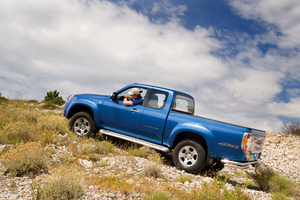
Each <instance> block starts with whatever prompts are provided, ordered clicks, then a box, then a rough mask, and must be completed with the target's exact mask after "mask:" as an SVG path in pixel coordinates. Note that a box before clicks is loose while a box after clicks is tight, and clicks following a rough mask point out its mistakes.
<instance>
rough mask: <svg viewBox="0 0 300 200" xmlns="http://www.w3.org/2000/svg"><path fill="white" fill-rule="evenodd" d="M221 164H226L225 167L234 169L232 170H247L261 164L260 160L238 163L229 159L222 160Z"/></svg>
mask: <svg viewBox="0 0 300 200" xmlns="http://www.w3.org/2000/svg"><path fill="white" fill-rule="evenodd" d="M221 162H222V163H224V166H225V167H232V168H239V169H247V168H249V166H250V165H256V164H258V163H259V161H258V160H256V161H250V162H237V161H233V160H228V159H222V160H221Z"/></svg>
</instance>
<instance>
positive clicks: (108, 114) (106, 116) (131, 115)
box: [100, 88, 147, 137]
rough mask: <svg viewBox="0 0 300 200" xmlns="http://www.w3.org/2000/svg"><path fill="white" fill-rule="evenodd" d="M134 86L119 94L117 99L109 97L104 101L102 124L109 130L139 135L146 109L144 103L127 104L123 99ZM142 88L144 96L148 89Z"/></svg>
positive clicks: (134, 135)
mask: <svg viewBox="0 0 300 200" xmlns="http://www.w3.org/2000/svg"><path fill="white" fill-rule="evenodd" d="M131 89H132V88H127V89H126V90H124V91H121V92H120V93H118V94H117V101H113V100H112V99H110V98H107V99H106V100H105V101H104V104H103V107H102V112H101V116H100V123H101V125H102V126H103V127H104V128H105V129H108V130H111V131H115V132H118V133H122V134H125V135H130V136H133V137H137V135H138V132H139V126H140V122H141V117H142V114H143V111H144V108H145V107H144V106H143V105H133V106H126V105H124V104H123V99H124V96H125V95H126V94H128V92H129V91H131ZM139 89H141V90H142V93H141V96H142V97H144V96H145V95H146V93H147V89H144V88H139Z"/></svg>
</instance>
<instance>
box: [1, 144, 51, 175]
mask: <svg viewBox="0 0 300 200" xmlns="http://www.w3.org/2000/svg"><path fill="white" fill-rule="evenodd" d="M4 166H5V167H6V168H7V171H8V172H9V175H10V176H12V177H14V176H18V177H20V176H36V175H38V174H39V173H41V172H43V171H47V170H48V166H47V164H46V160H45V158H44V152H43V150H42V147H41V145H40V144H39V143H36V142H30V143H26V144H19V145H17V146H16V148H11V149H10V150H9V151H8V152H7V153H6V154H5V155H4Z"/></svg>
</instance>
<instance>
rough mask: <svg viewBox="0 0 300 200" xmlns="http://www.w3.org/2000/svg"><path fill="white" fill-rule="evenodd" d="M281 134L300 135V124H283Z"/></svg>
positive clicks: (296, 122)
mask: <svg viewBox="0 0 300 200" xmlns="http://www.w3.org/2000/svg"><path fill="white" fill-rule="evenodd" d="M281 132H282V134H283V135H300V122H299V121H293V120H292V121H291V123H290V124H289V125H287V124H286V123H285V122H283V125H282V127H281Z"/></svg>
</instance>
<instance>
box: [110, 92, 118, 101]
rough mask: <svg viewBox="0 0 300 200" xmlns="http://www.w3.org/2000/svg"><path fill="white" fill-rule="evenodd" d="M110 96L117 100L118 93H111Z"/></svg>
mask: <svg viewBox="0 0 300 200" xmlns="http://www.w3.org/2000/svg"><path fill="white" fill-rule="evenodd" d="M110 98H111V100H113V101H117V93H115V92H114V93H112V94H111V95H110Z"/></svg>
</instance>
